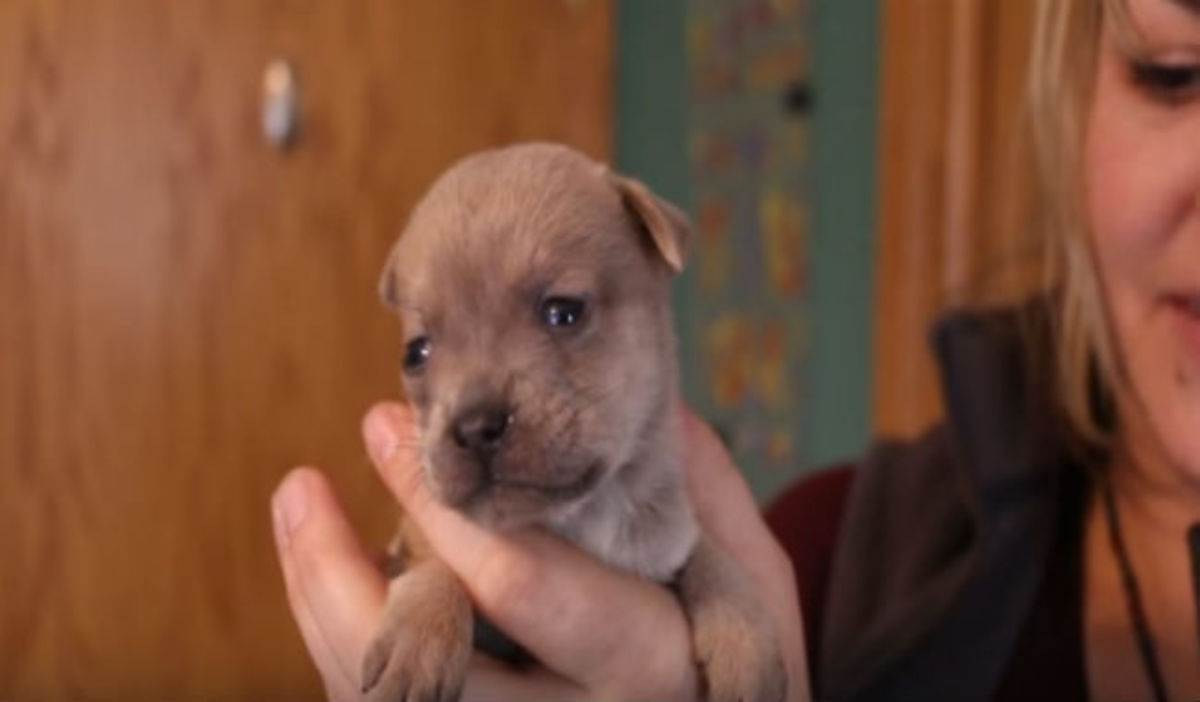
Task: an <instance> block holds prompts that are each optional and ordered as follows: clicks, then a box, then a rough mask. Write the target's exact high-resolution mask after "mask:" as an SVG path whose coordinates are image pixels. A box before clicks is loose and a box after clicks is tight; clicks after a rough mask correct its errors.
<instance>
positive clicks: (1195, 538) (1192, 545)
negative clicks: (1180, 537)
mask: <svg viewBox="0 0 1200 702" xmlns="http://www.w3.org/2000/svg"><path fill="white" fill-rule="evenodd" d="M1187 537H1188V552H1189V553H1190V554H1191V556H1192V599H1193V601H1194V602H1195V603H1196V636H1197V637H1198V638H1200V522H1197V523H1196V524H1193V525H1192V526H1191V527H1190V528H1189V529H1188V533H1187Z"/></svg>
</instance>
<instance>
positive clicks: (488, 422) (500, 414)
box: [450, 402, 514, 464]
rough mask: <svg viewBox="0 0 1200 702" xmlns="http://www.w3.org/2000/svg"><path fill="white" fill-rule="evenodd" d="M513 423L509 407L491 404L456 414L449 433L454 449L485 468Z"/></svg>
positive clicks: (502, 443) (477, 406)
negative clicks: (467, 454)
mask: <svg viewBox="0 0 1200 702" xmlns="http://www.w3.org/2000/svg"><path fill="white" fill-rule="evenodd" d="M513 421H514V416H513V410H512V407H510V406H508V405H505V404H500V403H494V402H490V403H482V404H477V405H474V406H471V407H468V408H467V409H465V410H464V411H462V412H460V413H459V414H458V416H457V417H455V418H454V421H453V422H452V423H451V429H450V433H451V435H452V436H453V437H454V443H455V445H457V446H458V447H459V448H461V449H463V450H465V451H469V452H470V453H472V454H474V456H475V457H476V458H478V459H479V460H480V462H481V463H484V464H486V463H487V461H488V460H489V459H490V458H491V457H492V456H493V455H494V454H495V453H496V452H497V451H499V450H500V448H501V447H502V446H503V445H504V440H505V437H506V436H508V433H509V432H508V430H509V428H510V427H511V426H512V424H513Z"/></svg>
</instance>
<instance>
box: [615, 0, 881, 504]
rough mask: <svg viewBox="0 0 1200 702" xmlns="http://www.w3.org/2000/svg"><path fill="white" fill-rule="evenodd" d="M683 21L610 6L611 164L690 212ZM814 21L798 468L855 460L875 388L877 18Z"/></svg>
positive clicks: (656, 3)
mask: <svg viewBox="0 0 1200 702" xmlns="http://www.w3.org/2000/svg"><path fill="white" fill-rule="evenodd" d="M686 12H687V0H623V1H622V2H619V3H618V19H617V30H618V31H617V42H618V44H617V95H616V162H617V167H618V168H619V169H621V170H622V171H624V172H627V173H631V174H634V175H636V176H638V177H640V178H642V179H643V180H644V181H646V183H647V184H649V185H650V186H651V187H652V188H654V189H655V190H657V191H658V192H659V193H661V194H662V195H664V196H665V197H667V198H668V199H670V200H673V201H675V202H677V203H679V204H680V205H682V206H684V207H689V208H690V206H691V205H692V202H691V196H690V193H689V183H688V179H689V176H688V163H687V123H688V119H687V118H688V114H687V61H686V59H687V57H686V47H685V44H684V41H685V26H684V22H685V16H686ZM813 12H814V15H813V19H814V30H813V31H814V35H815V36H814V37H813V40H814V47H813V54H812V56H813V59H812V60H813V65H812V68H813V90H814V94H815V97H816V103H815V110H814V114H813V122H812V132H811V139H812V144H813V148H812V157H813V164H812V168H813V182H814V192H813V198H814V201H813V218H814V220H813V230H812V232H811V234H810V239H809V245H810V250H809V256H810V260H809V265H810V267H811V268H810V275H811V278H810V280H811V288H810V289H811V294H812V296H811V298H810V300H809V304H810V305H811V312H812V315H813V316H812V318H813V327H812V333H813V336H812V339H811V343H812V347H811V354H810V363H809V367H808V368H807V369H806V371H807V373H808V379H807V381H806V387H807V388H808V396H807V397H806V398H803V399H804V401H805V402H806V403H807V404H806V407H805V411H804V412H803V414H804V416H805V417H806V419H805V422H806V425H805V426H802V427H797V431H798V432H799V435H800V437H801V445H802V454H803V460H804V466H798V469H799V468H803V467H812V466H819V465H824V464H827V463H829V462H830V461H835V460H838V459H842V458H846V457H850V456H854V455H856V454H858V453H861V452H862V450H863V449H864V448H865V446H866V443H867V441H868V439H869V429H870V389H871V384H872V377H871V368H872V364H871V348H872V343H871V302H872V290H873V278H874V232H875V212H876V172H875V162H876V131H877V130H876V124H877V105H878V101H877V74H878V62H879V38H880V37H879V26H878V24H879V9H878V7H877V2H876V1H875V0H814V5H813ZM679 287H681V288H682V287H686V286H679ZM676 307H677V310H678V314H677V317H678V325H679V333H680V338H681V339H682V340H684V343H683V346H684V348H682V349H681V352H682V353H683V366H684V369H683V372H684V378H685V391H686V388H687V387H688V386H693V387H694V386H695V384H696V383H698V382H701V380H702V379H698V378H696V364H695V363H693V362H692V360H693V359H692V357H691V356H690V355H689V353H688V348H687V340H688V339H689V338H694V335H693V334H692V333H691V332H692V324H691V320H690V317H691V315H690V314H689V300H687V299H686V298H685V297H684V296H682V295H677V298H676ZM763 492H764V491H762V490H760V495H761V496H763V497H766V495H765V494H763Z"/></svg>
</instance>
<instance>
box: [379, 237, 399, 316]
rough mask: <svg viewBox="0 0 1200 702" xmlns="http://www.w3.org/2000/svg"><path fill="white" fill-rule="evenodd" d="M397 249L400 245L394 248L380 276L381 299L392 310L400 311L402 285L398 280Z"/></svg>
mask: <svg viewBox="0 0 1200 702" xmlns="http://www.w3.org/2000/svg"><path fill="white" fill-rule="evenodd" d="M397 249H399V246H398V245H397V246H393V247H392V250H391V251H390V252H389V253H388V257H387V263H386V264H384V266H383V274H382V275H380V276H379V299H380V301H382V302H383V304H384V305H386V306H387V308H388V309H391V310H398V309H400V285H399V281H397V280H396V256H397V255H398V254H397Z"/></svg>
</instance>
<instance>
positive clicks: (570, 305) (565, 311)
mask: <svg viewBox="0 0 1200 702" xmlns="http://www.w3.org/2000/svg"><path fill="white" fill-rule="evenodd" d="M585 307H586V306H585V304H584V302H583V300H580V299H579V298H577V297H548V298H546V299H545V300H543V301H542V307H541V310H540V312H541V316H542V322H544V323H545V324H546V325H547V326H551V327H571V326H575V325H576V324H578V323H579V322H580V320H582V319H583V313H584V309H585Z"/></svg>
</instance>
